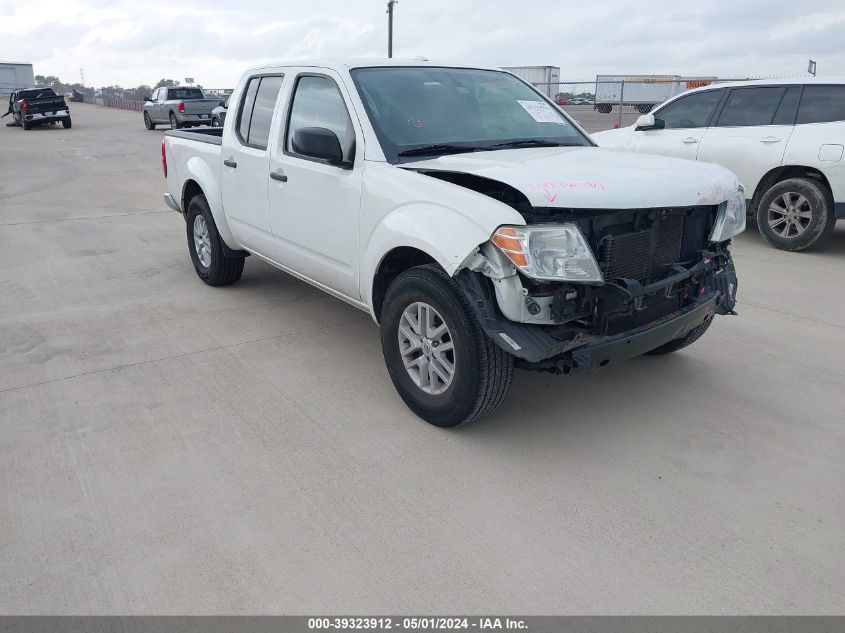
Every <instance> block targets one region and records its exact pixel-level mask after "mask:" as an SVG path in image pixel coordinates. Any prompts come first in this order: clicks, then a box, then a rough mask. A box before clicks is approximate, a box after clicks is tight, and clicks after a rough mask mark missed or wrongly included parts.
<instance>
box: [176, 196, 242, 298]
mask: <svg viewBox="0 0 845 633" xmlns="http://www.w3.org/2000/svg"><path fill="white" fill-rule="evenodd" d="M186 219H187V222H186V224H187V235H188V252H189V253H190V254H191V262H193V264H194V270H196V271H197V276H198V277H199V278H200V279H202V280H203V281H204V282H205V283H207V284H208V285H209V286H227V285H229V284H232V283H235V282H236V281H237V280H238V279H240V278H241V275H242V274H243V271H244V258H243V257H227V256H226V253H225V252H224V251H223V240H221V239H220V234H219V233H218V232H217V226H216V225H215V224H214V216H212V215H211V209H209V207H208V201H206V199H205V196H203V195H197V196H194V197H193V198H191V201H190V202H189V203H188V213H187V218H186Z"/></svg>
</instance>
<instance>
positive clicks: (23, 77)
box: [0, 62, 35, 102]
mask: <svg viewBox="0 0 845 633" xmlns="http://www.w3.org/2000/svg"><path fill="white" fill-rule="evenodd" d="M34 85H35V75H34V74H33V72H32V64H27V63H19V62H0V102H2V101H6V100H8V98H9V95H10V94H11V92H12V90H17V89H18V88H30V87H32V86H34Z"/></svg>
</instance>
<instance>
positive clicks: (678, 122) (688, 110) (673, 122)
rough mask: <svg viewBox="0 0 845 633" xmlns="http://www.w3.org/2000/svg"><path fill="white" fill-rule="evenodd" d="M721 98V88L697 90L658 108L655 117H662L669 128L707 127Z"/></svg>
mask: <svg viewBox="0 0 845 633" xmlns="http://www.w3.org/2000/svg"><path fill="white" fill-rule="evenodd" d="M721 100H722V91H721V90H707V91H705V92H696V93H694V94H691V95H687V96H686V97H681V98H680V99H677V100H675V101H673V102H672V103H670V104H669V105H667V106H665V107H664V108H662V109H660V110H658V111H657V112H655V118H658V119H661V120H662V121H663V122H664V123H665V124H666V125H665V128H666V129H667V130H678V129H686V128H696V127H707V126H708V124H709V123H710V119H711V118H712V117H713V112H715V111H716V106H718V105H719V101H721Z"/></svg>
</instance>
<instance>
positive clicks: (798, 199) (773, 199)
mask: <svg viewBox="0 0 845 633" xmlns="http://www.w3.org/2000/svg"><path fill="white" fill-rule="evenodd" d="M757 226H758V227H759V229H760V234H761V235H762V236H763V239H765V240H766V241H767V242H768V243H769V244H771V245H772V246H774V247H775V248H778V249H780V250H782V251H803V250H806V249H808V248H810V247H812V246H814V245H815V244H816V243H817V242H818V241H819V240H821V239H822V238H825V237H827V236H828V235H830V234H831V233H832V232H833V229H834V227H835V226H836V215H835V214H834V213H833V205H832V204H831V198H830V193H829V192H828V191H827V190H826V188H825V187H824V185H822V184H820V183H818V182H816V181H814V180H811V179H809V178H789V179H787V180H782V181H781V182H779V183H777V184H776V185H774V186H773V187H772V188H771V189H769V190H768V191H767V192H766V193H765V194H763V197H762V198H761V199H760V204H759V206H758V207H757Z"/></svg>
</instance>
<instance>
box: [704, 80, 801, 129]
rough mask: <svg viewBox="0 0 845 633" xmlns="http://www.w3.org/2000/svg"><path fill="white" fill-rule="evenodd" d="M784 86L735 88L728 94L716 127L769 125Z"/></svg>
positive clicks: (784, 90) (778, 104)
mask: <svg viewBox="0 0 845 633" xmlns="http://www.w3.org/2000/svg"><path fill="white" fill-rule="evenodd" d="M784 92H786V88H777V87H775V88H735V89H733V90H731V93H730V95H728V100H727V101H725V107H724V108H722V113H721V114H720V115H719V120H718V122H717V123H716V126H717V127H740V126H742V127H744V126H753V125H771V124H772V121H773V120H774V118H775V113H776V112H777V109H778V107H779V106H780V102H781V100H782V99H783V93H784Z"/></svg>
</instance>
